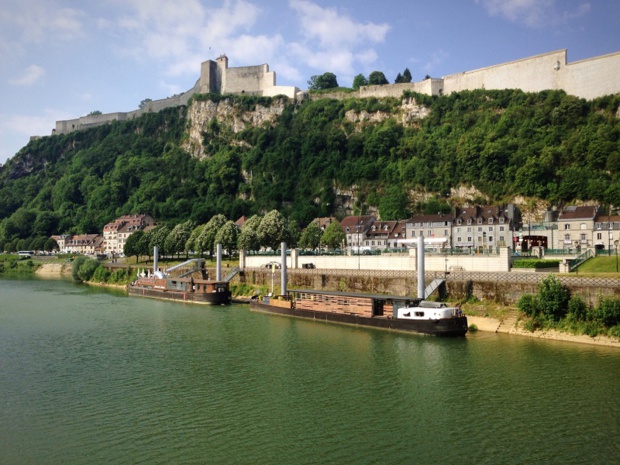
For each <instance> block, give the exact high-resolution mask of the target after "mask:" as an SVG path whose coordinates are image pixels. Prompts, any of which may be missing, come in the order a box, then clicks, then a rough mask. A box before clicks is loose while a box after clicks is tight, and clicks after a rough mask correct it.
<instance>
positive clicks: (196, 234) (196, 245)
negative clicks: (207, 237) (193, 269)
mask: <svg viewBox="0 0 620 465" xmlns="http://www.w3.org/2000/svg"><path fill="white" fill-rule="evenodd" d="M204 228H205V225H204V224H199V225H198V226H196V227H195V228H194V229H193V230H192V232H191V234H190V235H189V239H187V242H186V243H185V250H187V251H188V252H191V251H194V252H200V254H201V255H202V252H204V250H202V249H201V248H200V241H199V240H198V239H199V238H200V235H201V234H202V231H203V230H204Z"/></svg>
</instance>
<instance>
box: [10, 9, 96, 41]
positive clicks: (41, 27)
mask: <svg viewBox="0 0 620 465" xmlns="http://www.w3.org/2000/svg"><path fill="white" fill-rule="evenodd" d="M83 19H84V13H83V12H82V11H81V10H78V9H75V8H63V7H61V6H59V5H58V4H57V3H56V2H54V1H46V2H41V1H37V0H22V1H19V2H8V3H7V4H6V5H3V7H2V9H1V10H0V31H2V32H0V35H2V36H4V38H5V40H9V41H11V42H14V43H42V42H44V41H46V40H73V39H75V38H78V37H81V36H82V35H83V33H84V30H83Z"/></svg>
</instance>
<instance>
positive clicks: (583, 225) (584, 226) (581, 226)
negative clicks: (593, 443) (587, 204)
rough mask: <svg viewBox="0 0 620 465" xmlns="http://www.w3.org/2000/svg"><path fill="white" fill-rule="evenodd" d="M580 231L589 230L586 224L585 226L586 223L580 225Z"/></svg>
mask: <svg viewBox="0 0 620 465" xmlns="http://www.w3.org/2000/svg"><path fill="white" fill-rule="evenodd" d="M579 229H588V228H587V227H586V224H585V223H581V224H580V225H579Z"/></svg>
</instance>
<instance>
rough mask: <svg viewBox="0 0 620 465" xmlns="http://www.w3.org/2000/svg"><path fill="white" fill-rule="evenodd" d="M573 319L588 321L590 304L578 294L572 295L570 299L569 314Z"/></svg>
mask: <svg viewBox="0 0 620 465" xmlns="http://www.w3.org/2000/svg"><path fill="white" fill-rule="evenodd" d="M567 318H570V319H571V320H573V321H586V320H587V318H588V304H586V303H585V301H584V300H583V299H582V298H581V297H578V296H571V298H570V300H569V301H568V315H567Z"/></svg>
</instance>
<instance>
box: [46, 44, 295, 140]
mask: <svg viewBox="0 0 620 465" xmlns="http://www.w3.org/2000/svg"><path fill="white" fill-rule="evenodd" d="M298 92H299V89H298V88H297V87H294V86H277V85H276V73H275V72H274V71H269V65H267V64H263V65H259V66H241V67H237V68H229V67H228V57H226V56H225V55H222V56H220V57H219V58H218V59H217V60H215V61H213V60H207V61H205V62H203V63H202V64H201V66H200V78H199V79H198V81H196V84H195V85H194V87H192V88H191V89H190V90H188V91H187V92H184V93H182V94H180V95H175V96H174V97H169V98H165V99H160V100H153V101H150V102H148V103H146V104H145V106H144V107H143V108H141V109H139V110H134V111H130V112H116V113H106V114H102V115H88V116H82V117H80V118H75V119H71V120H64V121H56V128H55V129H54V130H53V131H52V133H55V134H66V133H69V132H71V131H78V130H80V129H87V128H90V127H95V126H100V125H102V124H106V123H110V122H112V121H125V120H130V119H133V118H137V117H139V116H141V115H143V114H145V113H152V112H159V111H161V110H163V109H165V108H170V107H178V106H181V105H187V103H188V102H189V100H190V98H191V97H192V96H193V95H194V94H197V93H212V94H249V95H260V96H267V97H274V96H276V95H284V96H286V97H289V98H292V99H294V98H296V96H297V93H298Z"/></svg>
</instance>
